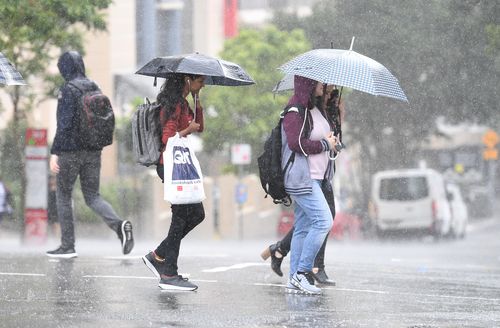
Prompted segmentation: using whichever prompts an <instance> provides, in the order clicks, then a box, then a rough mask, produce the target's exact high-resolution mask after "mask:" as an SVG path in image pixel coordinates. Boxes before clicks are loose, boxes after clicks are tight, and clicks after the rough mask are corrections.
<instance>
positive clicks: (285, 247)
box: [261, 85, 345, 286]
mask: <svg viewBox="0 0 500 328" xmlns="http://www.w3.org/2000/svg"><path fill="white" fill-rule="evenodd" d="M325 91H326V94H325V97H323V101H324V102H325V109H326V116H328V117H329V120H330V121H331V122H333V123H334V124H333V131H334V135H335V136H338V135H339V134H340V123H341V122H343V120H344V115H345V108H344V104H343V102H341V101H340V99H339V93H338V89H337V88H336V86H334V85H328V86H327V88H326V90H325ZM335 122H339V123H337V124H335ZM321 189H322V191H323V194H324V195H325V198H326V201H327V202H328V205H329V207H330V211H331V212H332V216H333V218H334V219H335V198H334V195H333V188H332V186H331V184H328V183H324V184H322V185H321ZM293 231H294V229H293V227H292V229H290V230H289V231H288V233H287V234H286V235H285V236H284V237H283V238H282V239H281V240H279V241H277V242H276V243H274V244H272V245H270V246H269V247H266V248H265V249H264V251H263V252H262V254H261V257H262V258H263V259H264V260H267V258H269V257H271V269H272V270H273V272H274V273H276V274H277V275H278V276H280V277H282V276H283V272H282V270H281V263H282V261H283V259H284V258H285V257H286V256H287V254H288V252H289V251H290V246H291V242H292V236H293ZM327 241H328V235H327V237H326V238H325V241H324V242H323V245H322V246H321V248H320V250H319V252H318V254H317V255H316V258H315V259H314V267H313V271H312V276H313V277H314V279H315V280H316V282H317V283H319V284H322V285H330V286H335V285H336V283H335V281H334V280H332V279H330V278H329V277H328V275H327V274H326V271H325V250H326V243H327Z"/></svg>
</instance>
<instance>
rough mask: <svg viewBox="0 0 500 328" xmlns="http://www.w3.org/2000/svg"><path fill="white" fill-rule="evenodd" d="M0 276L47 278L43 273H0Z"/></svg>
mask: <svg viewBox="0 0 500 328" xmlns="http://www.w3.org/2000/svg"><path fill="white" fill-rule="evenodd" d="M0 276H31V277H45V274H43V273H20V272H0Z"/></svg>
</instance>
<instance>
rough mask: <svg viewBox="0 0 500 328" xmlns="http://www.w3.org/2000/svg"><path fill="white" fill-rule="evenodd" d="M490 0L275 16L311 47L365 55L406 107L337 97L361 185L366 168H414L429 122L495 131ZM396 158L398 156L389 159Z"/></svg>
mask: <svg viewBox="0 0 500 328" xmlns="http://www.w3.org/2000/svg"><path fill="white" fill-rule="evenodd" d="M498 17H500V6H499V5H498V1H497V0H484V1H477V0H462V1H454V0H429V1H400V0H371V1H366V0H349V1H347V0H339V1H329V0H323V1H319V2H317V3H316V5H315V6H314V7H313V11H312V16H309V17H306V18H300V19H299V18H298V17H297V16H296V15H293V14H292V15H286V14H280V16H279V19H280V20H281V21H280V22H279V26H280V27H283V28H287V27H290V26H294V25H295V26H302V27H303V29H304V31H305V33H306V35H307V38H308V39H309V40H311V42H312V46H313V47H314V48H329V47H330V43H332V42H333V47H334V48H340V49H348V48H349V45H350V41H351V37H352V36H355V37H356V40H355V43H354V47H353V50H355V51H357V52H359V53H361V54H364V55H366V56H368V57H371V58H373V59H375V60H377V61H378V62H380V63H381V64H383V65H384V66H386V67H387V68H388V69H389V71H391V72H392V73H393V74H394V75H395V76H396V78H397V79H398V80H399V82H400V84H401V86H402V88H403V90H404V91H405V93H406V95H407V96H408V99H409V101H410V104H409V105H406V104H404V103H402V102H398V101H395V100H391V99H387V98H382V97H380V98H377V97H374V96H371V95H367V94H363V93H361V92H359V91H354V92H352V93H351V94H349V95H346V97H344V100H345V103H346V112H347V114H346V121H347V123H348V125H346V126H348V128H346V129H345V131H344V137H345V138H344V139H345V141H346V144H347V146H348V147H349V145H354V144H359V145H360V147H361V154H362V157H363V158H362V168H361V170H360V172H361V173H362V174H363V175H364V176H363V177H362V179H363V185H364V187H363V188H365V189H367V188H368V185H369V178H370V175H371V173H372V172H373V171H376V170H380V169H384V168H397V167H407V166H413V165H415V164H416V161H417V160H418V158H416V156H417V155H418V152H417V150H418V148H419V147H420V145H421V144H422V141H423V140H424V139H425V138H426V137H428V136H430V135H432V134H433V133H435V132H436V124H435V122H436V118H437V117H438V116H444V117H445V118H446V119H447V121H448V122H479V123H483V124H487V125H490V126H492V127H493V128H494V127H495V126H496V127H497V128H498V127H500V115H498V104H499V103H500V99H499V93H498V81H499V69H498V67H499V63H500V60H499V57H498V49H499V47H498V45H499V44H500V33H499V28H498ZM394 154H397V156H394Z"/></svg>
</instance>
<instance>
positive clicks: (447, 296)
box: [253, 282, 500, 302]
mask: <svg viewBox="0 0 500 328" xmlns="http://www.w3.org/2000/svg"><path fill="white" fill-rule="evenodd" d="M253 285H254V286H264V287H266V286H269V287H286V285H283V284H271V283H267V284H264V283H258V282H256V283H253ZM321 289H327V290H338V291H344V292H355V293H372V294H385V295H391V294H393V295H408V296H412V297H422V296H423V297H437V298H449V299H464V300H477V301H494V302H500V298H487V297H474V296H454V295H437V294H418V293H397V292H396V293H392V292H388V291H383V290H370V289H352V288H337V287H321Z"/></svg>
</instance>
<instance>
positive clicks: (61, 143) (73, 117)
mask: <svg viewBox="0 0 500 328" xmlns="http://www.w3.org/2000/svg"><path fill="white" fill-rule="evenodd" d="M57 67H58V68H59V72H60V73H61V75H62V77H63V78H64V80H66V83H64V84H63V86H62V87H61V89H60V90H59V95H58V101H57V130H56V135H55V137H54V142H53V144H52V148H51V150H50V153H51V154H60V153H62V152H71V151H80V150H85V148H84V147H83V146H82V144H81V141H80V138H79V127H78V122H79V112H78V106H79V102H80V98H81V95H82V92H81V91H79V90H78V89H81V90H82V91H90V90H96V89H98V86H97V84H95V82H93V81H92V80H90V79H88V78H87V77H86V76H85V65H84V63H83V59H82V56H81V55H80V54H79V53H78V52H76V51H68V52H65V53H64V54H62V55H61V57H60V58H59V61H58V63H57ZM74 85H77V86H78V89H77V88H76V87H75V86H74ZM94 150H95V149H94Z"/></svg>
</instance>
